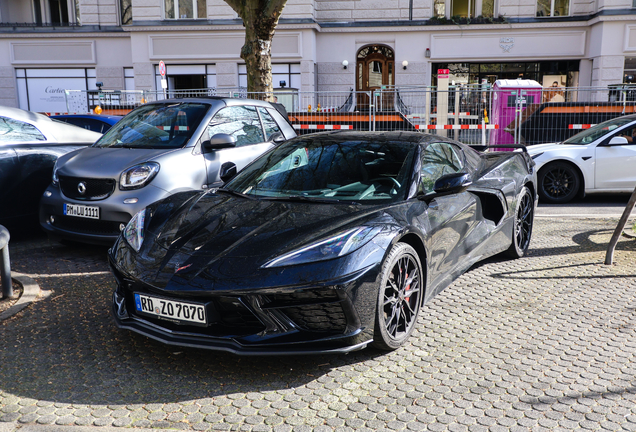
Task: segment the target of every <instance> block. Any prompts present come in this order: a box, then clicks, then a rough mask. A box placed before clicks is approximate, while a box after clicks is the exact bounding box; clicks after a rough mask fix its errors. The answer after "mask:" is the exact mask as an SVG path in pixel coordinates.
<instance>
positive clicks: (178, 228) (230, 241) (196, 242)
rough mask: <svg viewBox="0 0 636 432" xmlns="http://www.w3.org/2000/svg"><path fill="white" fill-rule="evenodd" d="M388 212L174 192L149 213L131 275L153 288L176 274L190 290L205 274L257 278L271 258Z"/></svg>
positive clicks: (382, 221) (374, 208)
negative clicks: (195, 281) (142, 242)
mask: <svg viewBox="0 0 636 432" xmlns="http://www.w3.org/2000/svg"><path fill="white" fill-rule="evenodd" d="M383 208H385V206H366V205H364V206H363V205H359V206H356V205H348V204H333V205H332V204H324V203H321V204H316V203H301V202H288V201H269V200H251V199H247V198H241V197H234V196H231V195H226V194H221V193H219V194H215V193H210V192H208V193H191V192H190V193H187V192H186V193H182V194H176V195H173V196H172V197H170V198H168V199H166V200H164V201H161V202H160V203H158V204H156V205H154V206H151V207H149V208H148V210H147V217H149V218H150V220H149V221H148V223H147V227H146V233H145V240H144V244H143V245H142V248H141V250H140V252H139V254H138V256H137V259H136V260H135V261H136V262H137V268H136V269H135V270H136V271H135V270H134V269H132V268H129V269H128V270H129V271H132V273H137V275H136V276H137V277H140V278H141V279H143V280H144V281H145V282H147V283H149V284H151V285H154V286H156V287H165V286H166V285H167V284H168V282H169V280H170V279H172V278H173V276H175V275H176V276H178V278H184V279H186V280H187V281H188V282H189V283H190V284H191V285H192V282H193V278H197V277H200V276H201V275H202V274H204V273H205V274H206V276H205V277H206V279H209V278H210V277H213V275H215V274H216V275H223V276H224V277H226V278H227V277H232V276H237V275H238V274H240V275H241V276H242V277H246V278H249V277H255V276H257V274H258V273H259V270H260V269H261V268H262V266H263V265H265V264H266V263H268V262H269V261H271V260H272V259H274V258H276V257H279V256H281V255H283V254H285V253H288V252H291V251H294V250H296V249H298V248H300V247H303V246H305V245H307V244H309V243H311V242H313V241H316V240H319V239H322V238H326V237H329V236H330V235H333V234H337V233H339V232H342V231H344V230H346V229H350V228H353V227H357V226H360V225H365V224H373V225H376V224H386V222H387V221H388V220H389V219H390V217H388V216H387V215H386V214H385V213H384V212H383V211H382V209H383ZM142 274H143V276H142ZM184 282H185V281H184Z"/></svg>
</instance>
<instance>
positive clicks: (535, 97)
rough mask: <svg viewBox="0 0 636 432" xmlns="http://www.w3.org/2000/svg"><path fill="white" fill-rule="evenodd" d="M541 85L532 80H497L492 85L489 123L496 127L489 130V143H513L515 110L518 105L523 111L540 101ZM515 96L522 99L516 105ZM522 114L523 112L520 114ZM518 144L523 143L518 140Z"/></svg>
mask: <svg viewBox="0 0 636 432" xmlns="http://www.w3.org/2000/svg"><path fill="white" fill-rule="evenodd" d="M541 91H542V87H541V84H539V83H538V82H536V81H533V80H524V79H516V80H497V81H495V85H494V86H493V95H492V113H491V115H490V123H491V124H493V125H498V126H499V128H498V129H491V131H490V141H489V143H490V145H501V144H514V143H515V113H516V112H515V111H516V108H517V106H519V107H520V108H521V110H522V112H523V111H525V109H526V108H527V107H528V106H529V105H532V104H539V103H541ZM517 98H522V99H521V100H522V101H524V102H523V103H520V104H519V105H517ZM522 116H523V114H522ZM520 144H523V143H522V142H520ZM494 150H498V151H506V150H509V151H512V150H514V148H506V147H503V148H496V149H494Z"/></svg>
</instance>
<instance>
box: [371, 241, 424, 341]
mask: <svg viewBox="0 0 636 432" xmlns="http://www.w3.org/2000/svg"><path fill="white" fill-rule="evenodd" d="M423 294H424V278H423V273H422V264H421V263H420V259H419V257H418V255H417V252H416V251H415V249H413V248H412V247H411V246H410V245H408V244H406V243H398V244H396V245H395V246H393V248H392V249H391V251H390V252H389V255H388V256H387V258H386V260H385V261H384V264H383V265H382V274H381V282H380V287H379V290H378V301H377V305H376V312H375V329H374V332H373V346H375V347H376V348H379V349H382V350H386V351H392V350H395V349H397V348H399V347H400V346H401V345H402V344H403V343H404V342H406V340H407V339H408V338H409V336H410V335H411V333H413V329H414V328H415V325H416V324H417V318H418V316H419V313H420V306H421V304H422V296H423Z"/></svg>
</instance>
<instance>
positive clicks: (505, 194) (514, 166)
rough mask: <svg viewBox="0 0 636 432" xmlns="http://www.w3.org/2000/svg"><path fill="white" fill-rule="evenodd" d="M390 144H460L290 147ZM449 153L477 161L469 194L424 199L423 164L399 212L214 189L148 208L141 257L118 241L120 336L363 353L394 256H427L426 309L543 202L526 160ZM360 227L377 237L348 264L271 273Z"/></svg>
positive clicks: (241, 348) (418, 137) (221, 346)
mask: <svg viewBox="0 0 636 432" xmlns="http://www.w3.org/2000/svg"><path fill="white" fill-rule="evenodd" d="M343 137H344V138H343ZM382 137H389V138H390V139H393V140H401V141H403V142H406V143H408V145H411V146H415V147H417V148H418V149H419V148H426V146H427V145H428V144H429V143H432V142H446V143H452V142H451V141H450V140H446V139H443V138H439V137H434V136H431V135H423V134H419V133H383V134H373V133H370V134H369V133H355V134H352V133H329V134H322V135H321V136H318V135H314V136H313V138H312V136H307V135H306V136H304V137H299V138H297V139H295V140H292V141H290V142H289V143H292V142H299V141H302V140H307V139H314V140H316V141H320V140H329V139H331V140H343V142H344V141H346V140H348V139H357V140H369V141H373V140H378V139H381V138H382ZM289 143H288V144H289ZM453 145H454V146H456V148H460V149H462V150H463V151H466V152H472V153H470V157H471V158H472V160H468V159H467V160H466V165H465V168H466V171H467V172H468V173H469V175H470V178H472V183H471V184H470V185H468V186H467V188H466V189H465V190H463V191H460V192H458V193H451V194H447V195H444V194H429V196H418V193H417V183H418V182H419V181H420V176H419V172H420V169H422V167H421V166H420V163H419V161H420V157H421V155H420V152H419V151H418V152H415V153H414V155H413V156H412V157H413V160H414V161H416V162H417V163H413V165H412V167H411V169H412V170H413V172H414V173H418V175H417V176H407V178H408V179H409V181H410V182H413V183H414V184H415V186H414V185H407V186H408V187H406V188H404V190H405V196H404V198H403V199H397V198H396V199H394V200H393V201H392V202H378V203H370V204H366V203H364V204H360V203H359V202H357V203H356V202H350V203H349V202H346V201H343V202H336V203H322V202H302V201H299V202H297V201H296V200H276V199H254V198H250V197H243V196H237V195H236V194H230V193H226V192H224V191H222V190H219V191H215V190H211V191H207V192H195V191H192V192H184V193H179V194H175V195H172V196H170V197H168V198H167V199H165V200H162V201H160V202H157V203H155V204H153V205H151V206H150V207H148V208H147V209H146V213H145V217H146V221H145V225H144V226H145V231H144V240H143V243H142V244H141V248H140V249H139V251H136V250H135V248H133V247H131V245H130V244H129V242H128V241H127V240H125V239H124V238H123V237H120V238H119V239H118V240H117V242H116V243H115V245H114V246H113V248H112V249H111V250H110V252H109V261H110V265H111V269H112V271H113V274H114V275H115V277H116V279H117V282H118V288H117V290H116V292H115V293H114V298H113V314H114V317H115V320H116V322H117V324H118V326H120V327H122V328H126V329H130V330H133V331H136V332H138V333H141V334H144V335H146V336H149V337H152V338H154V339H157V340H160V341H162V342H165V343H168V344H175V345H185V346H196V347H202V348H210V349H217V350H225V351H230V352H234V353H239V354H248V355H249V354H280V353H316V352H347V351H350V350H353V349H360V348H363V347H364V346H366V345H367V344H368V343H369V342H371V341H372V340H373V337H374V317H375V314H376V302H377V298H378V286H379V284H380V279H381V274H382V265H383V262H384V261H385V259H386V257H387V254H388V253H389V251H390V250H391V248H392V247H393V246H394V245H396V244H397V243H399V242H403V243H407V244H409V245H411V246H412V247H413V248H414V249H415V250H416V251H417V252H418V254H419V255H420V259H421V262H422V263H423V265H424V274H425V287H426V290H425V294H424V298H423V302H422V303H426V302H427V301H429V300H430V299H431V298H433V297H434V296H435V295H436V294H437V293H439V292H440V291H442V290H443V289H444V288H445V287H446V286H448V285H449V284H450V283H451V282H452V281H453V280H454V279H456V278H457V277H458V276H459V275H461V274H462V273H463V272H465V271H466V270H467V269H468V268H470V267H471V266H472V265H473V264H474V263H476V262H477V261H479V260H482V259H484V258H486V257H489V256H492V255H494V254H497V253H499V252H502V251H505V250H507V249H508V248H509V247H510V246H511V243H512V238H513V234H514V223H515V217H514V214H515V212H514V210H515V208H516V206H517V198H518V196H519V194H520V191H521V190H522V188H524V187H528V188H529V189H531V191H532V193H533V202H534V203H536V200H535V197H534V184H535V182H536V174H535V173H533V170H532V161H531V159H530V158H528V157H527V155H526V154H525V153H520V152H514V153H513V152H510V153H497V154H491V155H487V156H479V155H478V154H477V153H476V152H473V150H472V149H469V148H467V147H465V146H463V145H460V144H457V143H453ZM270 153H271V152H270ZM270 153H266V154H265V155H264V156H262V157H261V158H260V159H258V160H257V161H256V162H253V163H252V164H251V165H250V167H251V166H253V165H254V164H256V163H257V162H258V161H259V160H262V159H264V158H267V157H268V155H269V154H270ZM246 170H249V167H248V168H246ZM233 184H235V183H234V182H231V183H230V186H231V185H233ZM357 227H369V228H370V229H373V230H375V231H374V232H375V234H374V236H373V237H372V239H371V240H369V241H367V242H366V243H365V244H363V245H362V246H360V247H359V248H357V249H356V250H354V251H352V252H350V253H347V254H344V255H342V256H338V257H335V258H332V259H325V260H317V261H312V262H305V263H300V264H294V265H280V266H277V265H272V263H273V262H274V261H275V260H276V259H277V257H281V256H286V255H289V254H291V255H293V253H294V252H293V251H297V250H299V249H301V248H303V247H305V246H306V245H310V244H312V242H316V241H317V240H320V239H325V238H332V237H334V236H337V235H338V233H342V232H347V231H348V230H353V229H356V228H357ZM136 294H141V295H147V296H150V297H152V298H155V299H167V300H172V301H182V302H186V303H187V302H193V303H195V304H199V305H205V310H206V316H207V322H206V323H205V324H191V323H184V322H180V321H179V320H172V319H170V318H165V317H164V318H159V317H157V316H156V315H153V314H151V313H143V312H141V311H139V310H138V309H140V308H139V307H138V306H137V304H136V302H137V301H138V299H139V298H140V297H136V296H135V295H136Z"/></svg>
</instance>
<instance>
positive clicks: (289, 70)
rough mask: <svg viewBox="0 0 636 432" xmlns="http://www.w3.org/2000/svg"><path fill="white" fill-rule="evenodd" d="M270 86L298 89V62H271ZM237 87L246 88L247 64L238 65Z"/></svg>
mask: <svg viewBox="0 0 636 432" xmlns="http://www.w3.org/2000/svg"><path fill="white" fill-rule="evenodd" d="M283 83H284V85H283ZM272 86H273V87H274V88H275V89H280V88H288V89H300V64H297V63H278V64H272ZM239 87H244V88H247V66H245V65H244V64H243V65H239Z"/></svg>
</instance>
